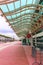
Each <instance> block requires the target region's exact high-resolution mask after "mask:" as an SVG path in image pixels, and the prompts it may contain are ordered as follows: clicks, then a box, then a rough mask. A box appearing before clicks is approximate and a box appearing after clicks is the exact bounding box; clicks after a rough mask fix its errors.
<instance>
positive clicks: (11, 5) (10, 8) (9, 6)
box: [7, 3, 14, 11]
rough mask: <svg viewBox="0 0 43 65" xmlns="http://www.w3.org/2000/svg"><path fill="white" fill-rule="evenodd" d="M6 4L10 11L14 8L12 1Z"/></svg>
mask: <svg viewBox="0 0 43 65" xmlns="http://www.w3.org/2000/svg"><path fill="white" fill-rule="evenodd" d="M7 5H8V8H9V10H10V11H12V10H14V5H13V3H10V4H7Z"/></svg>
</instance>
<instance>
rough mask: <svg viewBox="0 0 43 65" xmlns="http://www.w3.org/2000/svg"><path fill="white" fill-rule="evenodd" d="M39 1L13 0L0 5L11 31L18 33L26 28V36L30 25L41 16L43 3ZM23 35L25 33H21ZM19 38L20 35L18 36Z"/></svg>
mask: <svg viewBox="0 0 43 65" xmlns="http://www.w3.org/2000/svg"><path fill="white" fill-rule="evenodd" d="M39 2H40V1H39V0H37V1H36V0H14V1H12V2H11V3H6V2H5V3H4V4H0V9H1V10H2V11H3V13H4V16H5V17H6V18H7V21H8V22H9V24H10V25H11V26H12V28H13V30H14V31H15V32H16V33H17V34H19V33H21V32H18V31H20V30H22V29H23V28H24V31H25V28H27V29H28V30H27V31H26V34H27V33H28V32H29V29H30V27H31V24H33V23H35V21H36V20H37V19H38V18H39V17H40V16H41V15H42V14H43V1H42V2H41V3H39ZM24 23H25V24H26V25H25V24H24ZM22 34H25V33H22ZM20 36H21V35H20Z"/></svg>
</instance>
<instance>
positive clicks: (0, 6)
mask: <svg viewBox="0 0 43 65" xmlns="http://www.w3.org/2000/svg"><path fill="white" fill-rule="evenodd" d="M0 8H1V9H2V11H3V12H8V9H7V7H6V5H0Z"/></svg>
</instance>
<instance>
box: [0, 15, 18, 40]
mask: <svg viewBox="0 0 43 65" xmlns="http://www.w3.org/2000/svg"><path fill="white" fill-rule="evenodd" d="M0 34H2V35H6V36H10V37H13V38H15V39H16V40H19V37H18V36H17V35H16V33H15V32H14V31H13V30H12V28H11V26H9V23H7V22H6V20H5V18H4V17H2V16H0Z"/></svg>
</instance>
